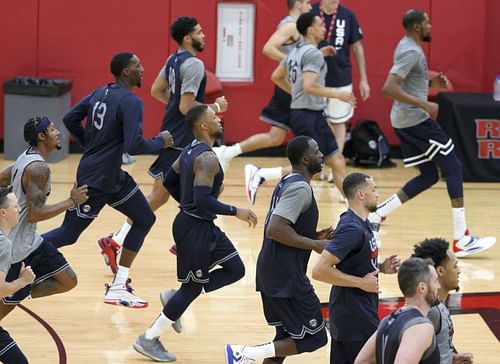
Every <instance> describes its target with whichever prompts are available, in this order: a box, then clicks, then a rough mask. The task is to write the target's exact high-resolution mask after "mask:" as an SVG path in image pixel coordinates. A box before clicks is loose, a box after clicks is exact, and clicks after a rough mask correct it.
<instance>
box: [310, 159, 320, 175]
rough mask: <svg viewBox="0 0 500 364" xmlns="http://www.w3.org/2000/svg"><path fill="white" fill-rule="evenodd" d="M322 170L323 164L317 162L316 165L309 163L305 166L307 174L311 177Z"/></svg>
mask: <svg viewBox="0 0 500 364" xmlns="http://www.w3.org/2000/svg"><path fill="white" fill-rule="evenodd" d="M322 169H323V163H322V162H318V163H311V164H309V165H308V166H307V170H308V171H309V173H310V174H311V176H312V175H314V174H316V173H318V172H321V170H322Z"/></svg>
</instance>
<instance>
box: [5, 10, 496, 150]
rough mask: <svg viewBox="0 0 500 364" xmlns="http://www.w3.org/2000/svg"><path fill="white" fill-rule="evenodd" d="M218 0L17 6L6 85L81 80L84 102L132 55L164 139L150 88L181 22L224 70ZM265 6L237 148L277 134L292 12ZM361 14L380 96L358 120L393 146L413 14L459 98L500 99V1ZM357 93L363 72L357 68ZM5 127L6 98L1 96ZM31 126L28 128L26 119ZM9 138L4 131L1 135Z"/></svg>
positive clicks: (9, 26)
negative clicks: (278, 93)
mask: <svg viewBox="0 0 500 364" xmlns="http://www.w3.org/2000/svg"><path fill="white" fill-rule="evenodd" d="M217 2H222V0H219V1H218V0H203V1H202V0H182V1H177V0H176V1H174V0H170V1H169V0H167V1H165V0H148V1H143V2H140V3H138V2H137V1H132V0H108V1H102V0H99V1H98V0H87V1H84V2H74V1H71V2H68V1H63V0H43V1H42V0H24V1H22V2H12V3H10V4H9V6H8V7H4V9H3V10H2V12H1V13H0V41H1V43H0V44H2V57H0V81H2V82H3V81H4V80H7V79H9V78H12V77H15V76H17V75H34V76H40V77H54V78H55V77H57V78H68V79H72V80H73V81H74V88H73V91H72V100H73V102H76V101H77V100H78V99H79V98H81V97H83V96H85V95H86V94H87V93H88V92H90V91H91V90H93V89H94V88H95V87H98V86H100V85H102V84H105V83H106V82H110V81H111V80H112V77H111V75H110V74H109V70H108V64H109V60H110V58H111V56H112V55H113V54H114V53H117V52H119V51H124V50H130V51H133V52H135V53H137V55H138V56H139V57H140V58H141V60H142V62H143V65H144V67H145V69H146V73H145V79H144V82H143V87H142V89H140V90H136V92H137V94H138V95H139V96H141V97H142V99H143V100H144V105H145V120H144V128H145V134H146V135H147V136H151V135H154V134H156V133H157V132H158V128H159V126H160V124H161V119H162V115H163V109H164V107H163V105H161V104H160V103H159V102H157V101H156V100H154V99H152V97H151V96H149V88H150V86H151V83H152V82H153V80H154V78H155V77H156V75H157V72H158V71H159V69H160V67H161V66H162V65H163V63H164V62H165V58H166V57H167V55H168V54H169V53H170V52H172V51H173V50H174V49H175V48H176V44H175V42H173V41H171V40H170V38H169V24H170V23H171V22H172V21H173V20H174V19H175V18H177V17H178V16H180V15H192V16H195V17H197V18H198V20H199V21H200V24H201V25H202V27H203V29H204V31H205V34H206V48H205V51H204V52H202V53H200V54H199V56H200V58H201V59H202V60H203V61H204V62H205V65H206V68H207V69H208V70H211V71H214V70H215V62H216V60H215V54H216V49H215V46H216V44H215V41H216V32H217V27H216V22H217V15H216V9H217ZM246 2H251V3H255V4H256V29H257V31H256V33H255V58H254V76H255V79H254V82H251V83H248V84H247V83H245V84H243V83H236V84H234V83H224V84H223V86H224V94H225V95H226V97H227V98H228V100H229V103H230V107H229V111H228V112H227V114H226V115H225V117H224V122H225V137H226V141H228V142H230V143H232V142H237V141H238V140H241V139H243V138H245V137H247V136H249V135H252V134H254V133H255V132H259V131H265V130H267V129H268V127H267V124H265V123H262V122H260V121H259V120H258V115H259V113H260V111H261V109H262V108H263V107H264V106H265V104H266V103H267V101H268V99H269V97H270V96H271V94H272V89H273V85H272V84H271V81H270V75H271V72H272V70H273V69H274V68H275V66H276V64H275V62H273V61H271V60H269V59H267V58H266V57H265V56H263V55H262V47H263V45H264V43H265V41H266V40H267V38H268V37H269V36H270V35H271V33H272V32H273V31H274V30H275V27H276V25H277V23H278V22H279V20H280V19H281V18H282V17H283V16H284V15H285V14H286V12H287V10H286V6H285V0H248V1H246ZM342 2H343V4H345V5H346V6H348V7H349V8H351V9H352V10H354V12H355V13H356V14H357V16H358V19H359V21H360V24H361V25H362V28H363V31H364V34H365V40H364V47H365V52H366V58H367V67H368V78H369V82H370V86H371V95H372V96H371V98H370V99H369V100H368V101H366V102H361V101H360V102H359V103H358V108H357V111H356V114H355V120H357V119H359V118H371V119H375V120H377V121H379V123H380V124H381V126H382V128H383V129H384V131H385V132H386V133H387V135H388V137H389V140H390V142H391V144H394V145H396V144H397V138H396V137H395V135H394V133H393V132H392V129H391V127H390V122H389V110H390V104H391V103H390V101H389V100H388V99H387V98H385V97H383V96H382V95H381V93H380V89H381V87H382V85H383V83H384V81H385V78H386V76H387V72H388V70H389V68H390V66H391V63H392V54H393V50H394V47H395V45H396V43H397V42H398V40H399V39H400V38H401V37H402V35H403V30H402V27H401V16H402V14H403V13H404V11H405V10H406V9H408V8H410V7H419V8H422V9H424V10H426V11H428V12H429V15H430V16H431V22H432V25H433V42H432V43H431V44H430V46H426V47H425V48H424V50H425V51H426V54H427V56H428V61H429V67H430V68H431V69H434V70H439V71H443V72H445V73H446V74H447V75H448V76H449V78H450V79H451V80H452V81H453V85H454V86H455V89H456V90H457V91H487V92H491V89H492V82H493V78H494V75H495V74H500V66H499V62H498V59H500V47H498V44H500V29H499V22H498V21H497V20H498V19H499V18H500V1H498V0H476V1H474V2H471V1H468V0H405V1H398V0H387V1H361V0H342ZM354 69H355V72H354V82H355V92H356V93H358V92H357V84H358V80H359V77H358V74H357V69H356V67H354ZM0 122H2V124H3V92H0ZM21 122H22V121H21ZM0 137H3V128H2V130H1V131H0Z"/></svg>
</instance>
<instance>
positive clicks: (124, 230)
mask: <svg viewBox="0 0 500 364" xmlns="http://www.w3.org/2000/svg"><path fill="white" fill-rule="evenodd" d="M131 227H132V225H130V224H129V223H128V222H127V220H125V222H124V223H123V225H122V227H121V228H120V230H118V231H117V233H116V234H115V235H113V240H114V241H116V242H117V243H118V244H120V245H123V242H124V241H125V237H126V236H127V234H128V232H129V231H130V228H131Z"/></svg>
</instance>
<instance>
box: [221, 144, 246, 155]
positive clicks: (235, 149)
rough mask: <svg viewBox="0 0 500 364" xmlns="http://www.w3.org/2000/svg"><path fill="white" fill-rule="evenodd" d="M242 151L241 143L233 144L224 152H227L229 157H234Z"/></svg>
mask: <svg viewBox="0 0 500 364" xmlns="http://www.w3.org/2000/svg"><path fill="white" fill-rule="evenodd" d="M241 153H242V151H241V146H240V143H236V144H233V145H231V146H229V147H227V148H226V150H225V151H224V154H227V155H228V156H229V158H231V159H233V158H234V157H236V156H237V155H240V154H241Z"/></svg>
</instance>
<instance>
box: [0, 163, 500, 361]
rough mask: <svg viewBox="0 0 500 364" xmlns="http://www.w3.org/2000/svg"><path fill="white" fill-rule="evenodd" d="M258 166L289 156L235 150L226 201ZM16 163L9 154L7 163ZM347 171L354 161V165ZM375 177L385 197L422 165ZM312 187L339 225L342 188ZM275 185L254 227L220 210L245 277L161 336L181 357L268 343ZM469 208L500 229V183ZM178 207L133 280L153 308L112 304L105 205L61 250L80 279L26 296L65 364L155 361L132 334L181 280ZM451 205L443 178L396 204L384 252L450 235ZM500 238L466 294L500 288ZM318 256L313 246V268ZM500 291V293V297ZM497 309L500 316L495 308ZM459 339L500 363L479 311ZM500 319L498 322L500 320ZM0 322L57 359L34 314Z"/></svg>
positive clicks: (142, 178) (481, 186)
mask: <svg viewBox="0 0 500 364" xmlns="http://www.w3.org/2000/svg"><path fill="white" fill-rule="evenodd" d="M136 159H137V162H136V163H135V164H133V165H131V166H125V168H126V169H127V170H128V171H129V173H131V175H133V176H134V178H135V179H136V181H137V182H138V183H140V185H141V187H142V190H143V191H144V192H145V193H146V194H147V193H148V192H149V191H150V189H151V183H152V180H151V179H150V178H149V176H148V175H147V168H148V166H149V164H150V163H151V162H152V161H153V159H154V157H152V156H143V157H136ZM78 160H79V156H77V155H71V156H70V157H69V158H67V159H66V160H64V161H63V162H60V163H58V164H52V165H51V169H52V193H51V195H50V198H49V203H50V202H56V201H59V200H61V199H63V198H66V197H67V196H69V191H70V189H71V186H72V184H73V180H74V176H75V171H76V166H77V163H78ZM250 162H251V163H255V164H259V165H261V166H272V165H277V164H280V163H281V164H285V163H286V160H285V159H284V158H236V159H235V160H234V161H233V162H232V164H231V168H230V170H229V172H228V174H227V177H226V184H225V191H224V193H223V196H222V198H221V199H222V200H223V201H225V202H228V203H231V204H234V205H237V206H242V207H248V206H249V204H248V202H247V200H246V198H245V194H244V181H243V166H244V164H245V163H250ZM9 163H11V162H9V161H2V162H0V165H1V166H2V167H3V166H6V165H7V164H9ZM349 170H350V171H353V170H355V169H353V168H350V169H349ZM364 171H365V172H368V173H369V174H371V175H372V176H374V178H375V180H376V183H377V185H378V189H379V192H380V195H381V197H380V198H381V201H382V200H383V199H385V198H386V197H388V196H389V195H390V194H392V193H393V192H395V191H396V190H397V189H398V188H399V187H400V186H401V185H402V184H403V182H404V181H406V180H407V179H408V178H409V177H410V176H412V175H414V174H415V173H416V172H415V170H412V169H404V168H402V167H401V163H398V167H397V168H392V169H382V170H380V169H378V170H364ZM313 186H314V192H315V195H316V198H317V200H318V201H319V208H320V223H319V227H324V226H327V225H333V226H335V224H336V222H337V220H338V215H339V213H340V212H341V211H343V210H344V209H345V208H346V206H345V205H344V204H342V203H339V202H337V199H336V197H337V192H336V191H335V190H334V189H332V188H331V185H329V184H328V183H326V182H320V181H314V182H313ZM273 187H274V185H273V184H272V183H269V184H268V185H265V186H263V187H262V188H261V189H260V191H259V194H258V196H257V203H256V204H255V206H253V207H252V209H254V211H255V212H256V213H257V215H258V217H259V223H258V226H257V227H256V228H255V229H251V228H248V227H247V226H246V225H245V223H243V222H242V221H240V220H237V219H236V218H234V217H220V218H219V219H218V220H217V224H219V226H221V228H222V229H223V230H224V231H226V233H227V234H228V236H229V237H230V238H231V239H232V240H233V242H234V243H235V245H236V246H237V248H238V250H239V252H240V254H241V257H242V259H243V260H244V262H245V265H246V276H245V277H244V278H243V279H242V280H241V281H239V282H237V283H235V284H233V285H232V286H229V287H225V288H223V289H221V290H220V291H217V292H214V293H211V294H207V295H203V296H200V297H199V299H198V300H196V301H195V302H194V304H193V305H192V306H191V307H190V308H189V309H188V311H187V312H186V313H185V314H184V327H185V331H184V333H182V334H181V335H178V334H176V333H175V332H174V331H173V330H170V331H169V332H167V333H166V334H165V335H164V336H163V337H162V338H161V339H162V342H163V343H164V344H165V345H166V347H167V348H168V349H169V350H170V351H172V352H174V353H175V354H177V358H178V359H177V362H178V363H180V364H184V363H217V364H219V363H224V356H223V347H224V344H225V343H228V342H230V343H242V344H258V343H262V342H265V341H269V340H270V339H272V337H273V330H272V329H271V328H269V327H268V326H267V325H266V323H265V320H264V316H263V314H262V309H261V304H260V298H259V295H258V294H257V293H256V292H255V284H254V280H255V263H256V259H257V255H258V253H259V249H260V246H261V241H262V230H263V222H264V218H265V214H266V211H267V207H268V200H269V197H270V195H271V192H272V189H273ZM465 199H466V214H467V221H468V224H469V226H470V228H471V231H472V232H473V233H475V234H478V235H493V236H496V237H500V224H499V222H500V209H499V201H500V183H489V184H486V183H467V184H465ZM176 213H177V206H176V204H175V202H173V201H169V202H168V203H167V204H166V205H165V206H163V207H162V208H161V209H159V210H158V211H157V214H156V215H157V222H156V224H155V226H154V227H153V228H152V230H151V232H150V234H149V235H148V237H147V239H146V241H145V244H144V246H143V249H142V250H141V253H140V255H139V256H138V257H137V259H136V261H135V263H134V265H133V267H132V270H131V278H132V279H133V287H134V288H135V289H136V290H137V294H138V295H139V296H141V297H143V298H145V299H147V300H148V301H149V303H150V306H149V308H147V309H143V310H132V309H127V308H122V307H116V306H110V305H106V304H104V303H103V301H102V296H103V293H104V283H106V282H109V281H110V280H111V279H112V275H111V273H110V271H109V270H108V268H107V267H105V266H104V264H103V261H102V258H101V256H100V254H99V250H98V248H97V245H96V240H97V239H98V238H99V237H102V236H104V235H106V234H109V233H111V232H114V231H116V230H117V228H118V227H119V226H121V224H122V222H123V216H121V215H120V214H119V213H118V212H116V211H114V210H113V209H111V208H109V207H106V208H104V210H103V211H102V212H101V214H100V216H99V217H98V219H97V220H96V221H95V222H94V223H93V224H92V225H91V226H90V227H89V228H88V229H87V230H86V231H85V232H84V233H83V234H82V236H81V237H80V239H79V241H78V242H77V243H76V244H75V245H73V246H70V247H66V248H64V249H62V252H63V253H64V255H65V256H66V258H67V259H68V261H69V262H70V263H71V265H72V266H73V269H74V270H75V271H76V272H77V274H78V277H79V284H78V287H76V288H75V289H74V290H72V291H71V292H68V293H66V294H62V295H56V296H52V297H47V298H43V299H37V300H30V301H25V302H24V305H25V306H26V307H27V308H29V309H30V310H32V311H33V312H35V313H36V314H38V315H39V316H41V318H43V320H45V321H46V322H47V323H48V324H49V325H50V326H51V327H52V328H53V329H54V330H55V332H56V333H57V335H58V336H59V337H60V339H61V340H62V343H63V345H64V348H65V351H66V354H67V361H66V362H67V363H70V364H89V363H103V364H108V363H111V364H132V363H148V362H151V361H149V360H148V359H146V358H144V357H142V356H141V355H139V354H137V353H136V352H135V351H134V350H133V349H132V343H133V342H134V340H135V338H136V337H137V336H138V335H139V334H140V333H142V332H143V331H144V330H145V329H146V328H147V327H148V326H149V325H150V324H151V323H152V321H153V320H154V319H155V317H156V316H157V314H158V313H159V311H160V310H161V307H160V301H159V292H160V291H162V290H164V289H166V288H172V287H178V283H177V281H176V264H175V257H174V256H173V255H171V254H170V253H169V252H168V248H169V247H170V245H171V244H172V236H171V222H172V220H173V218H174V216H175V214H176ZM62 218H63V216H62V215H61V216H59V217H57V218H54V219H51V220H49V221H45V222H42V223H40V224H39V225H38V226H39V228H38V230H39V231H40V232H45V231H48V230H49V229H51V228H54V227H57V226H59V225H60V223H61V221H62ZM451 233H452V226H451V211H450V208H449V200H448V197H447V193H446V186H445V184H444V183H443V182H439V183H438V184H437V185H436V186H434V187H433V189H431V190H430V191H427V192H425V193H423V194H422V195H421V196H419V197H418V198H416V199H415V200H414V201H411V202H409V203H408V204H406V205H404V206H402V207H401V208H400V209H399V210H398V211H396V212H394V213H393V214H392V215H391V216H390V217H389V218H388V219H387V221H386V223H385V224H384V225H383V230H382V239H383V245H382V248H381V253H380V254H381V255H380V256H381V257H382V258H383V257H385V256H387V255H390V254H393V253H397V254H399V255H400V256H401V257H402V258H403V257H407V256H408V255H409V254H410V251H411V249H412V245H413V244H414V243H416V242H418V241H420V240H422V239H423V238H425V237H436V236H438V237H445V238H447V239H450V238H452V236H451ZM499 257H500V245H499V244H497V245H496V246H495V247H493V248H492V249H490V250H489V251H487V252H485V253H483V254H480V255H477V256H476V257H472V258H468V259H463V260H461V261H460V267H461V270H462V274H461V276H460V286H461V290H462V292H494V291H500V285H499V283H498V279H497V278H498V277H499V276H500V264H499ZM316 259H317V255H316V254H315V253H313V254H312V258H311V262H310V267H311V266H312V265H313V264H314V262H315V261H316ZM395 278H396V277H395V276H384V275H381V289H382V293H381V297H396V296H400V293H399V290H398V288H397V282H396V279H395ZM314 285H315V288H316V291H317V293H318V295H319V297H320V298H321V301H322V302H327V300H328V294H329V286H328V285H326V284H322V283H318V282H314ZM499 299H500V298H499ZM497 317H498V316H497ZM453 320H454V324H455V344H456V346H457V348H458V349H459V350H460V351H471V352H473V353H474V356H475V359H476V360H475V362H476V363H479V364H493V363H498V362H499V361H498V360H499V359H498V358H499V357H500V344H499V341H498V339H497V338H496V337H495V336H494V334H493V333H492V331H491V330H490V329H489V328H488V327H487V325H486V323H485V321H484V320H483V319H482V318H481V316H479V315H478V314H473V313H472V314H467V315H454V316H453ZM497 324H498V323H497ZM1 325H2V326H3V327H4V328H6V329H7V330H8V331H9V332H10V333H11V334H12V335H13V337H14V338H15V339H16V341H17V342H18V343H19V345H20V346H21V347H22V349H23V350H24V352H25V353H26V354H27V356H28V358H29V359H30V363H33V364H52V363H59V359H58V358H59V353H58V348H57V346H56V344H55V343H54V341H53V340H52V338H51V336H50V335H49V333H48V332H47V330H46V329H45V328H43V327H42V326H41V325H40V324H39V323H38V322H37V321H36V320H35V319H34V318H33V317H31V316H30V315H28V314H27V313H25V312H24V311H22V310H21V309H16V310H14V311H13V312H12V313H11V314H10V315H9V316H8V317H7V318H6V319H5V320H3V322H2V323H1ZM328 357H329V347H325V348H322V349H321V350H318V351H317V352H315V353H312V354H304V355H302V356H298V357H291V358H289V359H287V363H328Z"/></svg>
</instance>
